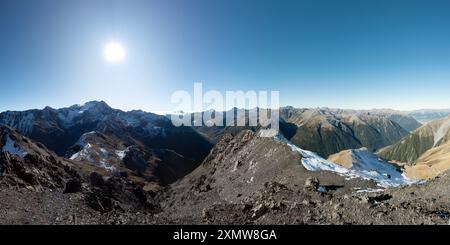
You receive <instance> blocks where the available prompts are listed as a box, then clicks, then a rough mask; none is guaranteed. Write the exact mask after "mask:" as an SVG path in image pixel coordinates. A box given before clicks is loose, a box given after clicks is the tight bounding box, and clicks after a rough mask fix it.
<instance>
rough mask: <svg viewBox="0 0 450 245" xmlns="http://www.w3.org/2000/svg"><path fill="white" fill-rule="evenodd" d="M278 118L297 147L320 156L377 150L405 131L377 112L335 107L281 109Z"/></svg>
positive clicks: (395, 140)
mask: <svg viewBox="0 0 450 245" xmlns="http://www.w3.org/2000/svg"><path fill="white" fill-rule="evenodd" d="M280 117H281V119H282V120H283V121H284V122H285V123H288V124H285V125H284V127H280V128H281V129H282V132H283V128H286V126H287V130H288V132H289V134H291V135H290V136H287V135H285V136H286V137H287V138H288V139H290V140H291V141H292V143H294V144H296V145H297V146H299V147H300V148H303V149H306V150H310V151H313V152H316V153H318V154H319V155H321V156H322V157H327V156H329V155H331V154H334V153H338V152H340V151H342V150H346V149H358V148H361V147H366V148H368V149H369V150H370V151H376V150H377V149H380V148H382V147H385V146H388V145H391V144H393V143H396V142H397V141H398V140H400V139H401V138H403V137H404V136H406V135H408V130H406V129H404V128H403V127H402V126H400V125H399V124H398V123H396V122H394V121H393V120H391V119H389V116H387V115H385V114H381V113H379V112H374V113H371V112H367V111H352V110H337V109H328V108H325V109H296V108H292V107H284V108H281V109H280Z"/></svg>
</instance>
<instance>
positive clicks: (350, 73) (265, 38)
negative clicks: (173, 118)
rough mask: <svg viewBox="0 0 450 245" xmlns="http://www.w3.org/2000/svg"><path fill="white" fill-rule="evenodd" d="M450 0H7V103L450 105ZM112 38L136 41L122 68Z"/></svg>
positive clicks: (1, 96) (0, 50)
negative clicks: (232, 95) (175, 99)
mask: <svg viewBox="0 0 450 245" xmlns="http://www.w3.org/2000/svg"><path fill="white" fill-rule="evenodd" d="M449 13H450V1H448V0H443V1H429V0H423V1H414V0H407V1H406V0H405V1H401V0H389V1H382V0H354V1H353V0H329V1H325V0H311V1H301V0H297V1H283V0H273V1H269V0H254V1H252V0H220V1H219V0H204V1H200V0H161V1H151V0H145V1H144V0H143V1H133V0H123V1H97V0H77V1H73V0H39V1H34V0H1V1H0V111H4V110H22V109H28V108H42V107H44V106H46V105H50V106H52V107H62V106H68V105H71V104H80V103H84V102H86V101H88V100H105V101H106V102H108V103H109V104H110V105H111V106H113V107H117V108H122V109H125V110H129V109H144V110H149V111H159V110H170V109H172V107H173V105H172V104H170V96H171V94H172V92H174V91H175V90H179V89H184V90H190V91H191V90H192V89H193V83H194V82H196V81H201V82H203V83H204V85H205V89H216V90H221V91H225V90H237V89H240V90H251V89H252V90H261V89H264V90H279V91H280V99H281V104H282V105H293V106H298V107H316V106H328V107H340V108H388V107H389V108H394V109H416V108H417V109H418V108H448V107H450V96H449V95H450V92H449V91H450V14H449ZM110 40H118V41H120V42H121V43H122V44H123V45H124V46H125V49H126V53H127V54H126V59H125V61H124V62H122V63H117V64H110V63H107V62H106V61H105V59H104V57H103V54H102V52H103V47H104V45H105V43H107V42H108V41H110Z"/></svg>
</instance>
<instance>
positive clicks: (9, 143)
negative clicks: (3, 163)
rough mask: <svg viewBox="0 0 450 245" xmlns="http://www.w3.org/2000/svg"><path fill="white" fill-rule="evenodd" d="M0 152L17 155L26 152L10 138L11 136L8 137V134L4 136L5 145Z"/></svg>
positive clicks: (25, 153)
mask: <svg viewBox="0 0 450 245" xmlns="http://www.w3.org/2000/svg"><path fill="white" fill-rule="evenodd" d="M2 152H9V153H11V154H13V155H16V156H19V157H24V156H26V155H27V154H28V153H27V152H26V151H25V150H23V149H22V148H20V147H19V146H18V145H17V144H16V142H15V141H14V140H13V139H11V137H9V135H8V136H7V137H6V142H5V145H4V146H3V147H2Z"/></svg>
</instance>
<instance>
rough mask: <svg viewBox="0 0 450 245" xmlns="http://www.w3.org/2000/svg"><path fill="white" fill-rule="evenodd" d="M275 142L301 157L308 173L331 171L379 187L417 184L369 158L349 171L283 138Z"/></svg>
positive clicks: (390, 166)
mask: <svg viewBox="0 0 450 245" xmlns="http://www.w3.org/2000/svg"><path fill="white" fill-rule="evenodd" d="M275 139H276V140H279V141H282V142H284V143H286V144H287V145H288V146H289V147H290V148H291V149H292V150H293V151H295V152H298V153H299V154H300V155H301V156H302V164H303V166H304V167H305V168H306V169H307V170H309V171H320V170H324V171H331V172H335V173H337V174H339V175H342V176H346V177H348V178H363V179H366V180H373V181H375V182H376V183H377V184H378V186H381V187H385V188H387V187H397V186H402V185H410V184H414V183H417V181H413V180H411V179H408V178H407V177H405V175H404V174H403V173H401V172H399V171H397V169H395V167H394V166H392V165H387V164H388V163H386V162H381V161H379V160H378V159H374V158H370V157H364V156H363V157H361V156H360V157H359V158H358V163H356V164H354V166H355V167H352V168H351V169H347V168H344V167H342V166H340V165H338V164H335V163H333V162H330V161H327V160H325V159H323V158H322V157H320V156H319V155H317V154H316V153H314V152H311V151H306V150H303V149H300V148H299V147H297V146H296V145H294V144H292V143H291V142H290V141H289V140H287V139H286V138H284V137H283V136H280V135H277V136H276V137H275Z"/></svg>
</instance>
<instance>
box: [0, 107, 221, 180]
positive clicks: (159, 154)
mask: <svg viewBox="0 0 450 245" xmlns="http://www.w3.org/2000/svg"><path fill="white" fill-rule="evenodd" d="M0 124H6V125H8V126H11V127H13V128H15V129H17V130H18V131H19V132H20V133H22V134H23V135H25V136H27V137H29V138H31V139H33V140H35V141H37V142H40V143H42V144H44V145H45V146H46V147H47V148H48V149H50V150H52V151H54V152H56V153H57V154H58V155H60V156H65V157H74V154H76V153H77V152H78V151H80V152H81V153H83V154H84V155H83V154H79V156H78V157H76V156H75V157H74V159H78V160H83V161H88V162H93V163H96V165H97V166H103V165H105V166H104V167H106V168H109V169H111V168H113V167H114V166H115V165H117V164H116V163H118V162H122V161H125V160H126V159H128V158H127V157H129V156H128V155H127V154H126V152H136V151H140V152H141V155H142V157H141V158H143V159H146V160H145V162H146V163H147V165H150V166H147V167H149V168H151V165H152V164H151V163H153V165H155V166H153V167H155V168H156V169H155V170H154V171H163V172H166V173H167V174H169V173H170V174H169V175H170V176H172V177H167V178H165V179H164V180H163V181H162V182H165V183H168V182H171V181H174V180H175V179H177V178H179V177H181V176H183V175H184V174H187V173H188V172H190V170H192V169H193V168H194V167H195V166H196V165H195V164H199V163H200V162H201V161H202V160H203V158H204V157H205V156H206V155H207V154H208V152H209V150H210V149H211V147H212V144H211V143H210V142H208V141H207V140H206V139H205V138H204V137H203V136H201V135H200V134H199V133H197V132H196V131H195V130H194V129H192V128H190V127H175V126H173V124H172V123H171V121H170V119H169V118H167V117H165V116H160V115H156V114H153V113H146V112H143V111H130V112H124V111H121V110H117V109H112V108H111V107H109V106H108V105H107V104H106V103H105V102H96V101H93V102H88V103H86V104H84V105H74V106H71V107H69V108H62V109H53V108H49V107H46V108H44V109H43V110H29V111H24V112H13V111H8V112H3V113H1V114H0ZM89 133H92V134H91V135H89ZM80 142H81V143H80ZM129 147H131V148H129ZM127 149H128V150H129V151H126V152H125V150H127ZM133 150H134V151H133ZM118 152H120V153H119V154H117V153H118ZM105 162H107V164H105ZM129 162H130V161H129V160H128V163H129ZM156 162H160V163H162V164H156ZM182 162H183V163H185V164H186V166H184V165H183V164H182ZM133 164H135V163H133ZM133 164H130V163H129V165H133ZM164 164H167V165H165V166H164V167H163V165H164ZM174 167H176V168H178V169H180V171H181V172H180V171H178V170H173V168H174ZM132 168H133V169H134V171H135V172H136V174H137V175H146V174H144V173H146V171H147V170H148V169H145V170H144V168H142V167H141V168H138V167H136V166H133V167H132ZM154 171H153V170H152V171H151V172H152V173H153V172H154ZM147 173H148V172H147Z"/></svg>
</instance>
